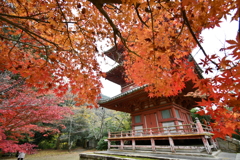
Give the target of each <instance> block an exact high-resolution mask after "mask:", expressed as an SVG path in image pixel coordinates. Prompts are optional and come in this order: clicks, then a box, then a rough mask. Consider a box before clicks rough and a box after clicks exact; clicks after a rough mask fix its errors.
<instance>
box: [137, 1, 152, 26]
mask: <svg viewBox="0 0 240 160" xmlns="http://www.w3.org/2000/svg"><path fill="white" fill-rule="evenodd" d="M139 6H140V3H137V4H136V5H135V7H134V9H135V11H136V13H137V16H138V19H139V20H140V21H141V22H142V24H144V25H145V26H146V27H148V28H149V26H148V25H147V24H146V22H144V21H143V19H142V17H141V16H140V14H139V12H138V7H139Z"/></svg>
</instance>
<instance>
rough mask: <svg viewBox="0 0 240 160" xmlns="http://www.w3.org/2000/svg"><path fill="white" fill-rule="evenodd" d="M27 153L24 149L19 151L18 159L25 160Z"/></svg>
mask: <svg viewBox="0 0 240 160" xmlns="http://www.w3.org/2000/svg"><path fill="white" fill-rule="evenodd" d="M25 154H26V153H24V152H23V151H21V152H19V154H18V159H17V160H23V159H24V158H25Z"/></svg>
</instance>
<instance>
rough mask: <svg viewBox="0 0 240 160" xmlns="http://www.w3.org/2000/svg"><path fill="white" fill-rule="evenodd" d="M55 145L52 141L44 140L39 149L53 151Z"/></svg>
mask: <svg viewBox="0 0 240 160" xmlns="http://www.w3.org/2000/svg"><path fill="white" fill-rule="evenodd" d="M54 147H55V144H54V143H53V142H52V141H45V140H43V141H42V142H40V143H39V144H38V148H40V149H53V148H54Z"/></svg>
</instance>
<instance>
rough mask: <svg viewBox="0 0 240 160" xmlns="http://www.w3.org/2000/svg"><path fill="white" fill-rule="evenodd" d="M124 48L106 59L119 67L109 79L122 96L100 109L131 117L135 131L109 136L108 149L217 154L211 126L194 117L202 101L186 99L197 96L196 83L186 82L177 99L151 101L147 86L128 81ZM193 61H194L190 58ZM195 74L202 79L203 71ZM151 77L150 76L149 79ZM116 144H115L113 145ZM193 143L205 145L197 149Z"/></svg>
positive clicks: (104, 104) (110, 133)
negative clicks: (190, 94)
mask: <svg viewBox="0 0 240 160" xmlns="http://www.w3.org/2000/svg"><path fill="white" fill-rule="evenodd" d="M123 51H124V48H123V47H120V48H119V47H118V49H116V47H113V48H111V49H110V50H108V51H107V52H105V55H107V56H108V57H109V58H111V59H112V60H114V61H116V62H117V63H118V64H119V65H117V66H116V67H114V68H112V69H111V70H110V71H108V72H107V73H106V79H107V80H109V81H111V82H114V83H116V84H118V85H120V86H121V93H120V94H118V95H116V96H114V97H111V98H108V99H101V100H100V101H99V105H100V106H101V107H105V108H108V109H113V110H116V111H122V112H127V113H130V115H131V120H132V129H131V130H129V131H121V132H109V134H108V139H107V140H108V149H119V150H134V151H135V150H152V151H159V150H161V149H165V150H166V149H167V150H169V151H171V152H176V151H178V150H181V149H198V150H199V151H203V150H204V151H206V152H207V153H209V154H211V153H212V150H217V143H216V141H215V140H214V139H213V138H212V136H213V134H212V133H211V132H212V129H211V127H210V126H207V125H203V124H201V123H200V122H199V120H196V122H195V123H194V122H193V121H192V118H191V116H190V109H192V108H194V107H197V103H196V102H197V101H200V99H199V98H193V97H186V96H184V95H186V94H187V93H188V92H193V91H194V89H193V83H192V82H191V81H188V82H185V84H186V87H185V89H183V91H182V92H181V93H180V94H178V95H177V96H172V97H155V98H150V97H149V96H148V93H147V92H145V90H144V88H145V87H146V85H144V86H137V85H136V84H134V83H128V82H126V81H125V78H126V75H125V72H124V67H123V66H122V65H121V64H122V62H123V56H122V55H123V54H122V53H123ZM190 59H191V60H193V58H192V57H190ZM195 71H196V72H197V73H198V75H199V77H200V78H202V75H201V70H200V68H199V67H198V66H197V65H196V69H195ZM146 76H147V75H146ZM113 142H115V143H114V144H113ZM191 142H201V143H200V144H202V145H199V144H197V145H194V143H193V144H191Z"/></svg>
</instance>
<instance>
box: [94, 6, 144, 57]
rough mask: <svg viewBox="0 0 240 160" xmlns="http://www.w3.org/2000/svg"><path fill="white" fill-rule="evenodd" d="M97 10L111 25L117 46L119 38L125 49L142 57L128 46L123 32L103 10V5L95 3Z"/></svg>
mask: <svg viewBox="0 0 240 160" xmlns="http://www.w3.org/2000/svg"><path fill="white" fill-rule="evenodd" d="M93 4H94V5H95V6H96V8H97V9H98V11H99V12H100V13H101V14H102V15H103V16H104V17H105V18H106V19H107V21H108V23H109V24H110V26H111V27H112V29H113V32H114V40H115V44H116V36H118V37H119V38H120V39H121V42H122V43H123V45H124V47H126V49H127V50H128V51H129V52H131V53H133V54H135V55H136V56H138V57H141V56H140V55H138V54H137V53H136V52H134V51H132V50H131V49H130V48H129V47H128V46H127V44H126V40H125V39H124V38H123V37H122V35H121V32H120V31H119V30H118V28H117V26H116V25H115V24H114V23H113V21H112V19H111V18H110V17H109V15H108V13H107V12H106V11H105V10H104V9H103V8H102V5H100V4H99V3H93Z"/></svg>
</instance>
